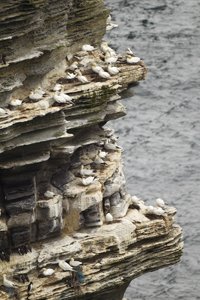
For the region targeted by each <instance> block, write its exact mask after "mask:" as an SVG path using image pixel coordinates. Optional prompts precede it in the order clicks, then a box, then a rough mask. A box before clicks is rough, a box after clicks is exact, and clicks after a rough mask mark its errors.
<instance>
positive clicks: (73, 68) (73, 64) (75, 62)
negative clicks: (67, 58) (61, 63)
mask: <svg viewBox="0 0 200 300" xmlns="http://www.w3.org/2000/svg"><path fill="white" fill-rule="evenodd" d="M77 68H78V62H77V61H74V62H73V63H72V64H71V65H70V66H69V68H68V69H69V70H71V71H74V70H76V69H77Z"/></svg>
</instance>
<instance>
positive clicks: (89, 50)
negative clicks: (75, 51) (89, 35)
mask: <svg viewBox="0 0 200 300" xmlns="http://www.w3.org/2000/svg"><path fill="white" fill-rule="evenodd" d="M94 49H95V48H94V47H93V46H91V45H89V44H85V45H83V46H82V50H83V51H86V52H91V51H94Z"/></svg>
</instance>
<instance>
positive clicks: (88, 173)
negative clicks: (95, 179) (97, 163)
mask: <svg viewBox="0 0 200 300" xmlns="http://www.w3.org/2000/svg"><path fill="white" fill-rule="evenodd" d="M80 174H81V175H82V176H91V175H95V173H94V171H93V170H91V169H84V166H83V165H81V169H80Z"/></svg>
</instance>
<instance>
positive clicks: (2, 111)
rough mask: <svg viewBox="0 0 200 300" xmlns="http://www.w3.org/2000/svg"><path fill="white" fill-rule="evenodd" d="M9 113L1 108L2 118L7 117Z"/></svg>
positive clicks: (0, 114) (0, 116)
mask: <svg viewBox="0 0 200 300" xmlns="http://www.w3.org/2000/svg"><path fill="white" fill-rule="evenodd" d="M7 114H8V113H7V111H6V110H5V109H3V108H0V118H2V117H5V116H7Z"/></svg>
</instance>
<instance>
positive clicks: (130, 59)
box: [126, 54, 140, 64]
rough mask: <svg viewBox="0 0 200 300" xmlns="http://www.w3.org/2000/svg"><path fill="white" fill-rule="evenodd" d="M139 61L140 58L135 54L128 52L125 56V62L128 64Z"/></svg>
mask: <svg viewBox="0 0 200 300" xmlns="http://www.w3.org/2000/svg"><path fill="white" fill-rule="evenodd" d="M139 61H140V58H139V57H137V56H132V55H129V54H127V56H126V62H127V63H128V64H137V63H138V62H139Z"/></svg>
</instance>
